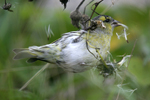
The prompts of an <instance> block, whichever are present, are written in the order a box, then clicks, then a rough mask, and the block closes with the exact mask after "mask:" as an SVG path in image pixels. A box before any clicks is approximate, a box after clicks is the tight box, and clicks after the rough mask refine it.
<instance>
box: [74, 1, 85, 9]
mask: <svg viewBox="0 0 150 100" xmlns="http://www.w3.org/2000/svg"><path fill="white" fill-rule="evenodd" d="M84 1H85V0H82V1H81V3H80V4H79V5H78V7H77V8H76V11H78V10H79V8H80V6H81V5H82V4H83V2H84Z"/></svg>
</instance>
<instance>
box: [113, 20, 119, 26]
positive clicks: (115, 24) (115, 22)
mask: <svg viewBox="0 0 150 100" xmlns="http://www.w3.org/2000/svg"><path fill="white" fill-rule="evenodd" d="M111 25H112V26H113V27H117V26H121V23H120V22H119V21H117V20H114V21H113V22H112V23H111Z"/></svg>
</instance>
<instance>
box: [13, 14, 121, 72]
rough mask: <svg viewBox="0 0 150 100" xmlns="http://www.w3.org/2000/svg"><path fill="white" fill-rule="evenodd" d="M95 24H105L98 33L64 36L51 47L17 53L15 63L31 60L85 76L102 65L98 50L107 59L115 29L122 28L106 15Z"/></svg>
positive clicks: (29, 49)
mask: <svg viewBox="0 0 150 100" xmlns="http://www.w3.org/2000/svg"><path fill="white" fill-rule="evenodd" d="M93 20H94V21H96V22H97V23H98V22H99V21H100V22H102V23H100V24H97V27H96V28H95V29H94V30H88V31H85V30H80V31H72V32H68V33H64V34H63V36H62V37H61V38H60V39H59V40H57V41H55V42H53V43H51V44H47V45H44V46H31V47H29V48H26V49H14V52H15V53H16V56H15V57H14V59H22V58H29V60H27V62H29V63H32V62H35V61H36V60H41V61H45V62H49V63H52V64H56V65H58V66H59V67H61V68H64V69H65V70H67V71H71V72H82V71H85V70H87V69H90V68H92V67H96V66H97V65H99V64H101V63H102V62H101V61H100V57H99V55H98V53H97V52H96V50H95V49H96V48H98V49H99V50H100V53H101V56H102V57H103V59H106V57H107V53H108V51H109V48H110V41H111V36H112V32H113V29H114V27H116V26H118V25H119V24H118V21H116V20H113V19H112V18H111V17H109V16H105V15H100V16H98V17H95V18H94V19H93ZM108 20H109V21H108ZM102 24H104V26H105V28H104V27H103V26H102ZM81 34H82V35H81ZM87 43H88V44H87Z"/></svg>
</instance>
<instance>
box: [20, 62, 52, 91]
mask: <svg viewBox="0 0 150 100" xmlns="http://www.w3.org/2000/svg"><path fill="white" fill-rule="evenodd" d="M48 66H49V63H47V64H46V65H45V66H44V67H42V68H41V69H40V70H39V71H38V72H37V73H36V74H35V75H34V76H32V77H31V78H30V79H29V80H28V81H27V82H26V83H25V84H24V85H23V86H22V87H21V88H20V89H19V90H20V91H22V90H23V89H25V88H26V87H27V86H28V84H29V83H30V82H31V81H32V80H33V79H34V78H35V77H36V76H38V75H39V74H40V73H41V72H42V71H44V70H45V69H46V68H47V67H48Z"/></svg>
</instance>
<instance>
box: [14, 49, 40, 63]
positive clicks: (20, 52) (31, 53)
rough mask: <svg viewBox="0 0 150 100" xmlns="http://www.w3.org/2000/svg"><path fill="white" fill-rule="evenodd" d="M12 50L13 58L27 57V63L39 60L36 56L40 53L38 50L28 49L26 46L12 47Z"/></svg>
mask: <svg viewBox="0 0 150 100" xmlns="http://www.w3.org/2000/svg"><path fill="white" fill-rule="evenodd" d="M13 51H14V52H15V54H16V55H15V56H14V59H15V60H18V59H23V58H29V59H28V60H27V62H28V63H33V62H35V61H37V60H39V59H38V57H39V55H40V54H41V53H42V52H40V51H38V50H30V49H28V48H20V49H14V50H13Z"/></svg>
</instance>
